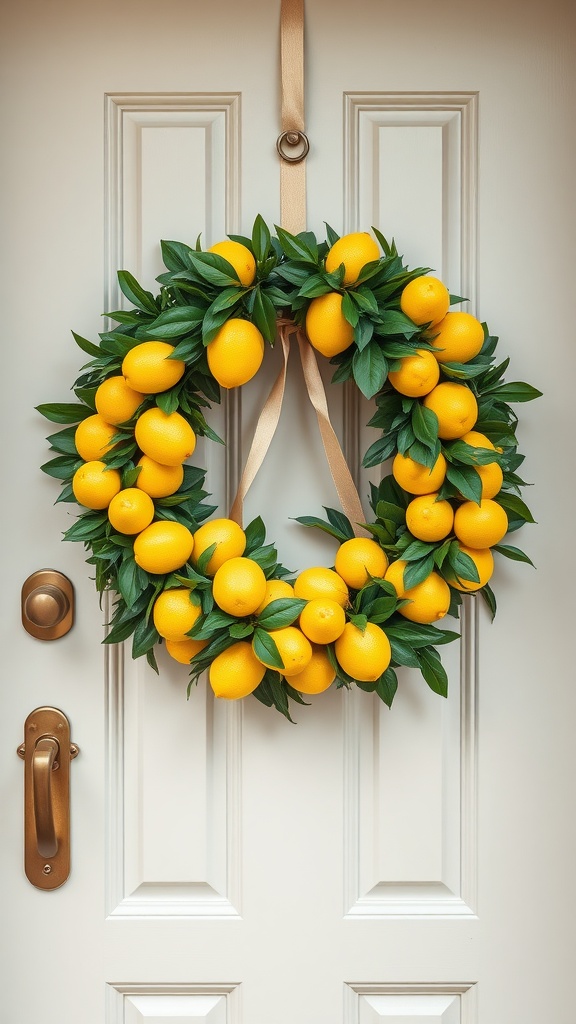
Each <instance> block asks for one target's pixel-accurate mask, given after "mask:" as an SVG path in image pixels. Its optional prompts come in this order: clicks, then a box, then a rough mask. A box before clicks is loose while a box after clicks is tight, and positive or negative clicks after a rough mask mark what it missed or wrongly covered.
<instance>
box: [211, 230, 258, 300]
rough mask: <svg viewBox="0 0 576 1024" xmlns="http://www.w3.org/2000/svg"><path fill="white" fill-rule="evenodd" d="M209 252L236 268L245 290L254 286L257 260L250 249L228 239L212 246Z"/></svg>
mask: <svg viewBox="0 0 576 1024" xmlns="http://www.w3.org/2000/svg"><path fill="white" fill-rule="evenodd" d="M208 252H215V253H216V254H217V255H218V256H222V257H223V258H224V259H225V260H227V261H228V263H229V264H230V265H231V266H232V267H234V270H235V271H236V273H237V274H238V277H239V278H240V284H241V285H243V286H244V288H247V287H248V286H249V285H251V284H252V282H253V280H254V278H255V277H256V260H255V259H254V257H253V255H252V253H251V252H250V249H248V248H247V247H246V246H245V245H242V243H241V242H234V241H232V239H231V238H227V239H225V241H223V242H216V244H215V245H211V246H210V248H209V249H208Z"/></svg>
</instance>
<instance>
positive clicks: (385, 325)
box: [376, 309, 420, 338]
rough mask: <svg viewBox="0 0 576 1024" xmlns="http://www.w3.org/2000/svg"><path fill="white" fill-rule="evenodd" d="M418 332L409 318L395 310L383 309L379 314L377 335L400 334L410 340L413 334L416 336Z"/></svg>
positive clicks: (417, 328)
mask: <svg viewBox="0 0 576 1024" xmlns="http://www.w3.org/2000/svg"><path fill="white" fill-rule="evenodd" d="M419 330H420V328H419V327H417V326H416V324H414V323H413V322H412V320H410V318H409V317H407V316H405V314H404V313H401V312H400V310H397V309H385V310H384V312H383V313H381V314H380V319H379V322H378V325H377V327H376V331H377V333H378V334H402V335H404V337H405V338H411V337H412V336H413V335H414V334H418V332H419Z"/></svg>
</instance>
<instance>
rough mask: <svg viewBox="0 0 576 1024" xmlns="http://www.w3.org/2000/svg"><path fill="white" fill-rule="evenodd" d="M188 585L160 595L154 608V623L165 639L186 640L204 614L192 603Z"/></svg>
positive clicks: (165, 591)
mask: <svg viewBox="0 0 576 1024" xmlns="http://www.w3.org/2000/svg"><path fill="white" fill-rule="evenodd" d="M190 594H191V591H190V590H189V589H188V587H174V588H172V589H171V590H163V591H162V593H161V594H159V595H158V597H157V598H156V600H155V602H154V607H153V609H152V618H153V619H154V625H155V626H156V629H157V630H158V632H159V634H160V636H163V637H164V639H165V640H184V639H185V638H186V634H187V633H189V632H190V630H191V629H192V626H193V625H194V623H195V622H196V621H197V620H198V619H199V618H200V615H201V614H202V612H201V610H200V606H199V605H197V604H192V601H191V600H190Z"/></svg>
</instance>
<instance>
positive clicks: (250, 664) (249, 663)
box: [208, 640, 266, 700]
mask: <svg viewBox="0 0 576 1024" xmlns="http://www.w3.org/2000/svg"><path fill="white" fill-rule="evenodd" d="M265 671H266V669H265V668H264V665H263V664H262V662H260V661H258V658H257V657H256V655H255V654H254V652H253V650H252V646H251V644H249V643H248V642H247V641H246V640H239V641H238V643H236V644H232V646H231V647H227V648H226V650H225V651H222V653H221V654H218V655H217V657H216V658H214V661H213V662H212V664H211V665H210V669H209V672H208V679H209V680H210V686H211V687H212V689H213V690H214V695H215V696H216V697H222V698H224V700H239V699H240V698H241V697H247V696H248V694H249V693H252V692H253V691H254V690H255V689H256V687H257V686H258V685H259V684H260V683H261V682H262V679H263V677H264V673H265Z"/></svg>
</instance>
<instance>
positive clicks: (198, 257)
mask: <svg viewBox="0 0 576 1024" xmlns="http://www.w3.org/2000/svg"><path fill="white" fill-rule="evenodd" d="M190 262H191V263H192V266H193V268H194V270H195V271H196V273H197V274H198V275H199V276H200V277H201V278H202V279H203V280H204V281H207V282H208V284H211V285H214V286H215V287H216V288H229V287H230V285H236V287H239V286H240V278H239V277H238V274H237V273H236V271H235V269H234V267H233V266H232V264H231V263H229V262H228V260H226V259H224V257H223V256H220V255H218V253H216V252H193V253H191V254H190Z"/></svg>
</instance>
